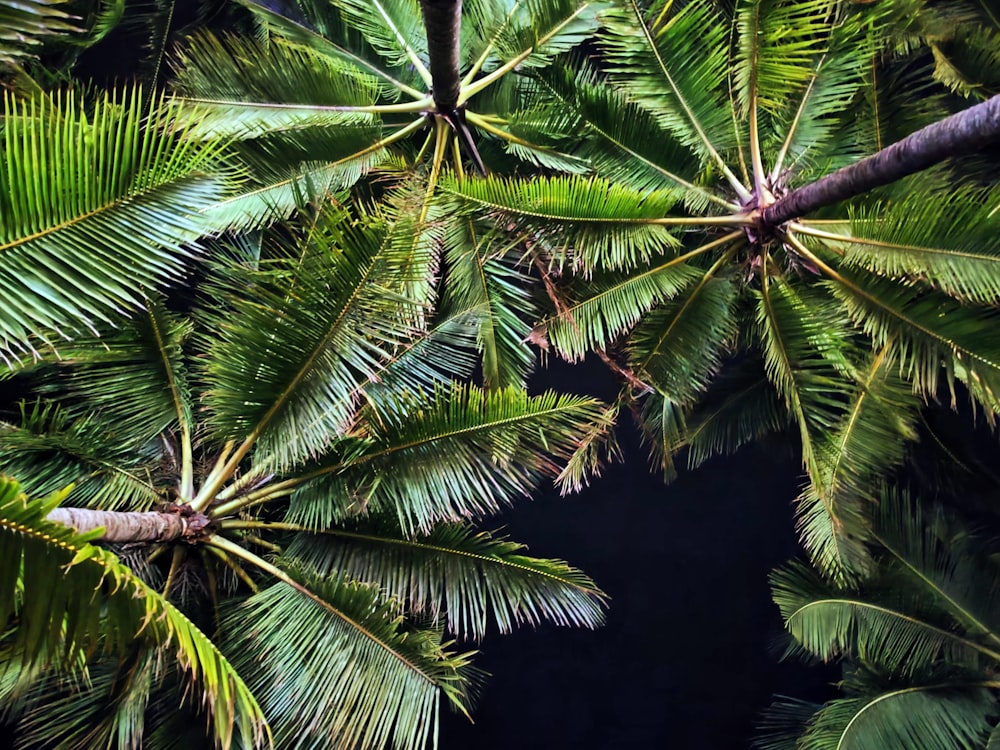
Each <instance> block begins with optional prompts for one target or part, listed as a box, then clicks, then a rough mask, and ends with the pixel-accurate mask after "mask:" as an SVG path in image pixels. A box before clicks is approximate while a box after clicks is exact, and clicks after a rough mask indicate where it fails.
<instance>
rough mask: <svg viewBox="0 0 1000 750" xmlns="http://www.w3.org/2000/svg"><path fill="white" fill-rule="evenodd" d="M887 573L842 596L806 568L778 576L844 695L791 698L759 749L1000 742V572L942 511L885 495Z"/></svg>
mask: <svg viewBox="0 0 1000 750" xmlns="http://www.w3.org/2000/svg"><path fill="white" fill-rule="evenodd" d="M883 500H884V503H883V506H882V508H883V512H881V513H880V514H879V516H878V518H877V520H876V522H875V524H874V530H873V532H872V539H873V541H874V543H875V545H876V548H877V551H876V552H875V568H874V574H873V575H872V576H871V578H870V579H869V580H867V581H865V583H864V584H863V585H862V586H860V587H838V586H836V585H834V584H832V583H831V582H830V581H828V580H824V579H823V578H822V577H820V576H817V575H816V574H815V573H813V572H811V571H810V570H809V569H808V568H807V567H805V566H804V565H802V564H800V563H793V564H791V565H789V566H786V567H785V568H783V569H781V570H779V571H777V572H776V573H775V574H774V575H773V577H772V587H773V592H774V600H775V602H776V603H777V604H778V607H779V608H780V609H781V614H782V617H783V618H784V620H785V626H786V627H787V629H788V631H789V633H790V634H791V636H792V637H793V638H794V641H795V644H796V648H795V649H794V650H796V651H798V652H799V653H802V654H805V655H808V656H811V657H813V658H818V659H821V660H823V661H841V662H842V663H843V665H844V674H843V680H842V682H841V684H840V688H841V690H842V692H843V694H844V695H843V697H841V698H837V699H835V700H832V701H830V702H829V703H827V704H825V705H823V706H810V705H808V704H804V703H800V702H795V701H782V702H780V703H778V704H777V705H776V706H774V707H773V708H772V709H771V710H770V712H769V715H768V718H767V721H766V722H765V724H766V725H767V734H768V736H765V737H762V738H761V739H760V741H759V742H758V743H757V747H760V748H767V750H779V749H780V748H788V750H791V749H792V748H798V749H800V750H820V749H821V748H834V747H840V748H857V749H858V750H863V749H865V748H885V747H920V748H928V750H936V749H938V748H941V749H942V750H944V748H949V749H950V748H958V747H963V748H984V749H985V748H987V747H993V746H994V745H995V744H996V742H997V741H998V740H1000V728H997V720H998V718H1000V701H998V699H1000V682H998V681H997V670H998V669H1000V609H998V601H997V595H996V592H997V590H998V584H1000V570H998V569H997V565H996V560H995V556H990V555H988V554H987V553H988V551H989V544H988V543H987V542H986V541H985V540H983V539H979V538H976V536H975V535H973V534H970V532H969V531H968V530H967V529H966V528H964V526H963V524H961V523H959V522H957V520H956V519H955V518H954V517H953V516H951V515H949V514H946V513H944V512H943V511H941V510H940V509H931V510H930V511H927V510H924V509H921V507H920V506H919V505H918V504H917V503H915V502H913V501H912V500H911V499H910V498H908V497H907V496H906V495H905V494H903V495H901V494H900V493H885V494H884V496H883Z"/></svg>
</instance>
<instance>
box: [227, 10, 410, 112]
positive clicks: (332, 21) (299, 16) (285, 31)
mask: <svg viewBox="0 0 1000 750" xmlns="http://www.w3.org/2000/svg"><path fill="white" fill-rule="evenodd" d="M240 4H241V5H244V6H246V7H247V8H248V9H249V10H251V11H252V12H253V13H254V14H255V15H257V16H258V17H259V18H260V19H261V20H262V21H263V22H264V24H265V25H266V27H267V28H268V30H269V32H271V33H272V34H275V35H276V36H280V37H283V38H284V39H286V40H287V41H289V42H291V43H293V44H296V45H300V46H302V47H305V48H307V49H310V50H312V51H313V52H316V53H319V54H321V55H323V56H326V57H328V58H330V59H332V60H336V61H339V62H341V63H343V64H344V65H347V66H350V67H353V68H355V69H356V70H358V71H359V72H362V73H367V74H370V75H372V76H374V77H375V78H377V79H379V80H380V83H381V86H382V94H383V95H384V96H386V97H388V98H391V99H395V98H396V97H397V96H399V94H400V93H401V92H402V93H405V94H406V95H408V96H411V97H413V98H414V99H422V98H423V97H424V91H423V82H422V81H421V80H420V78H419V76H417V75H416V73H415V72H414V71H408V70H407V69H406V68H402V69H393V68H392V66H391V65H387V64H386V62H385V61H384V60H383V59H382V58H381V57H379V55H378V54H377V53H376V52H375V51H374V50H372V49H371V48H370V47H368V46H367V45H366V44H365V43H364V42H363V41H362V37H361V36H360V35H359V34H357V33H356V32H355V33H351V32H350V31H348V30H347V27H346V26H344V25H343V24H342V22H341V15H340V13H339V12H338V10H337V7H336V6H335V5H334V3H330V2H325V0H295V2H294V3H292V4H288V5H284V6H277V5H273V4H270V3H266V2H259V1H258V0H240ZM359 42H361V43H360V44H359ZM414 86H416V88H414Z"/></svg>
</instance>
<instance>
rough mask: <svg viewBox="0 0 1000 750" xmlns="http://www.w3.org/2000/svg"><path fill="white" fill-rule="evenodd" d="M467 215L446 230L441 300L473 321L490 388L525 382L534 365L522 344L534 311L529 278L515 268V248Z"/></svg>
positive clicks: (528, 350)
mask: <svg viewBox="0 0 1000 750" xmlns="http://www.w3.org/2000/svg"><path fill="white" fill-rule="evenodd" d="M483 229H484V228H482V227H479V228H478V229H477V227H476V226H475V225H474V224H473V222H472V221H470V220H469V219H467V218H464V219H459V220H457V221H455V222H453V223H452V225H451V226H450V227H449V230H448V232H447V233H446V235H445V238H444V240H445V248H446V249H445V257H444V262H445V267H446V269H447V271H446V273H447V277H446V278H447V283H446V285H445V289H444V299H443V304H444V305H445V306H446V307H447V308H450V309H454V310H461V311H467V312H468V314H469V315H470V316H474V319H475V321H476V326H477V332H476V342H477V348H478V349H479V351H480V352H481V355H482V368H483V382H484V383H485V384H486V386H487V387H490V388H504V387H506V386H509V385H515V384H519V383H524V382H525V381H526V380H527V377H528V374H529V373H530V372H531V369H532V366H533V365H534V360H535V358H534V355H533V353H532V351H531V349H529V348H528V346H526V345H525V343H524V342H525V339H527V338H528V336H529V335H530V333H531V322H532V321H533V320H535V319H536V318H537V316H538V309H537V305H536V303H535V301H534V299H533V290H532V287H531V284H530V281H531V280H530V278H529V277H528V276H527V274H526V273H524V271H522V270H521V269H518V268H517V261H518V259H519V256H520V252H519V251H518V248H517V247H516V246H515V247H513V248H512V247H511V246H510V245H509V243H506V242H503V241H502V239H503V238H501V237H497V236H496V234H495V233H494V232H490V231H488V230H484V231H480V230H483Z"/></svg>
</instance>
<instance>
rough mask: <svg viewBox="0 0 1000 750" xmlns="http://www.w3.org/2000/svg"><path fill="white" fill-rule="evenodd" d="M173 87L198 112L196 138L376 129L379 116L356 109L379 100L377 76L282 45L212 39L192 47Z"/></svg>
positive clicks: (191, 123)
mask: <svg viewBox="0 0 1000 750" xmlns="http://www.w3.org/2000/svg"><path fill="white" fill-rule="evenodd" d="M174 87H175V89H176V91H177V93H178V94H179V95H180V101H181V102H184V101H186V100H193V101H194V102H196V103H197V105H198V106H197V110H196V111H195V110H191V111H190V114H189V116H188V121H187V125H188V127H187V131H186V132H187V133H188V135H190V136H192V137H196V138H216V137H218V136H220V135H225V136H238V137H240V138H252V137H254V136H259V135H264V134H266V133H272V132H274V131H281V130H294V129H298V128H305V127H310V126H327V127H332V126H344V125H363V124H372V123H375V122H376V118H375V116H374V115H372V114H370V113H364V112H356V111H351V110H352V108H353V107H357V106H363V105H371V104H374V103H376V102H377V101H378V97H379V94H380V90H379V87H378V85H377V81H376V80H374V79H373V78H372V77H371V76H370V75H367V74H364V73H360V72H358V71H357V70H355V69H353V68H351V67H348V66H345V65H343V64H341V63H338V62H337V61H335V60H331V59H330V58H329V57H328V56H326V55H323V54H320V53H317V52H313V51H312V50H310V49H308V48H303V47H300V46H295V45H292V44H289V43H288V42H286V41H284V40H282V39H281V38H277V39H272V40H269V41H268V43H267V44H263V43H261V42H258V41H256V40H252V39H246V40H245V39H240V38H232V37H227V38H225V39H219V38H218V37H216V36H214V35H211V34H208V33H200V34H197V35H195V36H193V37H191V38H190V39H189V40H188V41H187V44H186V45H185V47H184V49H183V51H182V54H181V56H180V60H179V63H178V72H177V76H176V79H175V81H174Z"/></svg>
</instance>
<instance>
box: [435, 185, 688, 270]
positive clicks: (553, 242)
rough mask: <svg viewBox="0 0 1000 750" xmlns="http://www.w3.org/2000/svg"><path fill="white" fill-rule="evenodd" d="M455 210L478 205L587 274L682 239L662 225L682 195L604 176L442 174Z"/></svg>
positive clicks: (645, 257) (633, 261)
mask: <svg viewBox="0 0 1000 750" xmlns="http://www.w3.org/2000/svg"><path fill="white" fill-rule="evenodd" d="M441 187H442V189H443V190H444V191H446V192H447V193H449V194H450V195H451V196H452V197H453V201H452V204H453V207H454V210H455V211H456V212H457V211H462V212H465V213H467V212H469V211H471V210H475V211H477V212H481V213H483V214H485V215H486V216H487V217H489V218H490V219H492V220H494V221H495V222H497V223H499V224H500V225H501V226H504V227H505V228H506V229H507V230H508V231H510V232H512V233H514V234H515V235H518V234H523V235H524V236H526V237H528V238H531V239H532V240H533V241H537V242H539V243H541V244H542V247H544V249H545V251H546V253H547V254H550V255H551V256H552V264H553V265H555V266H557V267H571V268H573V269H575V270H577V271H579V272H581V273H583V274H588V273H591V272H592V271H593V269H595V268H605V269H621V268H628V267H631V266H635V265H638V264H640V263H643V262H648V261H649V259H650V258H654V257H657V256H660V255H662V254H663V253H664V252H665V251H666V250H669V249H672V248H674V247H676V246H677V245H678V244H679V242H678V240H677V239H676V238H675V237H674V236H673V235H672V234H671V233H670V230H669V228H668V227H666V226H663V225H662V224H661V223H657V221H656V220H657V219H661V218H663V217H664V216H666V215H667V213H668V211H669V210H670V208H671V207H672V206H673V204H674V201H675V199H676V197H677V195H676V193H675V192H672V191H666V190H662V191H657V192H654V193H650V192H649V191H638V190H634V189H631V188H628V187H625V186H622V185H617V184H615V183H612V182H609V181H607V180H602V179H595V178H591V179H584V178H578V177H552V178H549V179H535V180H531V181H514V180H507V179H503V178H497V177H490V178H486V179H483V180H464V181H456V180H442V183H441Z"/></svg>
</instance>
